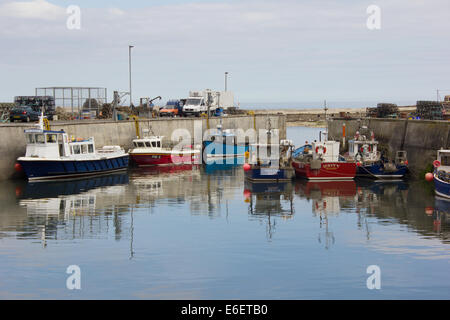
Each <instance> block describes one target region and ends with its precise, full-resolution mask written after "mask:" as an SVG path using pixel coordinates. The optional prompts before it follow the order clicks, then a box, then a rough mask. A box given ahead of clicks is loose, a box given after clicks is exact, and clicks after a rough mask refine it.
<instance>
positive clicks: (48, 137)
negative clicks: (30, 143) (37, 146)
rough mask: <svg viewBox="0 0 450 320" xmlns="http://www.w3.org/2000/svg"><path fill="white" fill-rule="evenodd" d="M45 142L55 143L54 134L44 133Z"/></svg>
mask: <svg viewBox="0 0 450 320" xmlns="http://www.w3.org/2000/svg"><path fill="white" fill-rule="evenodd" d="M46 136H47V143H56V134H46Z"/></svg>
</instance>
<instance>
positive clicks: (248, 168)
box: [242, 163, 252, 171]
mask: <svg viewBox="0 0 450 320" xmlns="http://www.w3.org/2000/svg"><path fill="white" fill-rule="evenodd" d="M242 167H243V168H244V171H248V170H250V169H251V168H252V166H251V165H250V164H248V163H245V164H244V165H243V166H242Z"/></svg>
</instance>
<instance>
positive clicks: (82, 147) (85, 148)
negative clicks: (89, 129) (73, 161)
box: [81, 144, 87, 153]
mask: <svg viewBox="0 0 450 320" xmlns="http://www.w3.org/2000/svg"><path fill="white" fill-rule="evenodd" d="M81 153H87V145H85V144H82V145H81Z"/></svg>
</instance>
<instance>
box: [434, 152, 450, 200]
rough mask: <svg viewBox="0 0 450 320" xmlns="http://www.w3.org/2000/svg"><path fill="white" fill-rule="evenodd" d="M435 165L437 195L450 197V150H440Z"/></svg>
mask: <svg viewBox="0 0 450 320" xmlns="http://www.w3.org/2000/svg"><path fill="white" fill-rule="evenodd" d="M433 165H434V174H433V180H434V190H435V193H436V195H437V196H440V197H443V198H446V199H450V150H444V149H441V150H438V152H437V159H436V160H435V161H434V162H433Z"/></svg>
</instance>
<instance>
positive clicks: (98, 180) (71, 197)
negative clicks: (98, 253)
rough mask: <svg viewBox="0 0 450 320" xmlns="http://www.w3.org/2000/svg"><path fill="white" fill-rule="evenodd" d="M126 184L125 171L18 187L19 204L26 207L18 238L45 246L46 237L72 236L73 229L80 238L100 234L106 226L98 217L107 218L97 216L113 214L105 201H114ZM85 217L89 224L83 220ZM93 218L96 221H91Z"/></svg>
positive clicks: (126, 176)
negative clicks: (35, 241) (29, 239)
mask: <svg viewBox="0 0 450 320" xmlns="http://www.w3.org/2000/svg"><path fill="white" fill-rule="evenodd" d="M127 184H128V174H127V173H116V174H109V175H103V176H98V177H93V178H88V179H80V180H74V181H65V182H64V181H52V182H34V183H33V182H29V183H26V184H24V185H20V186H17V187H16V196H17V199H18V205H19V206H20V207H22V208H24V209H25V210H26V217H27V218H26V222H24V223H23V229H22V230H17V231H19V232H20V235H19V237H25V238H40V239H41V240H42V244H43V246H46V240H47V239H62V238H72V239H73V238H74V237H75V234H74V233H75V232H76V233H77V235H78V236H79V237H90V236H95V235H98V234H102V233H104V232H105V230H104V229H105V228H107V226H103V225H102V224H101V220H105V219H107V218H105V217H99V215H100V214H105V215H106V216H108V214H111V213H112V212H111V211H110V210H108V209H107V208H108V207H107V206H105V204H106V203H110V204H113V203H115V201H116V200H117V195H118V194H122V193H123V192H124V190H125V188H126V185H127ZM112 207H113V205H112ZM118 211H119V210H118ZM118 211H116V212H115V213H118ZM86 219H88V220H89V223H85V222H86ZM94 220H96V221H97V222H98V223H95V224H92V222H93V221H94ZM89 224H90V227H88V226H89ZM75 226H77V227H75ZM58 229H64V232H58ZM70 230H72V232H70Z"/></svg>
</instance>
